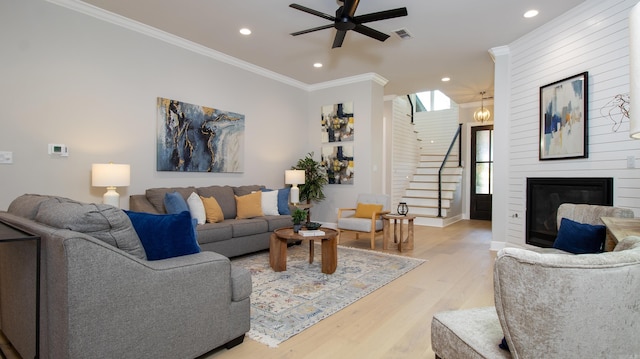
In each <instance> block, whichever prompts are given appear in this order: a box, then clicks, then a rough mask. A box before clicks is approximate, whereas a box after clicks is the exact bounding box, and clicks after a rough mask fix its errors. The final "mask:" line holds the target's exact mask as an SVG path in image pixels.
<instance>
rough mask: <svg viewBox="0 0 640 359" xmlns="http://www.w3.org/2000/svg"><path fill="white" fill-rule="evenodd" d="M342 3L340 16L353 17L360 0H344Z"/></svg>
mask: <svg viewBox="0 0 640 359" xmlns="http://www.w3.org/2000/svg"><path fill="white" fill-rule="evenodd" d="M343 3H344V5H343V8H342V16H348V17H353V15H355V13H356V9H357V8H358V3H360V0H344V1H343Z"/></svg>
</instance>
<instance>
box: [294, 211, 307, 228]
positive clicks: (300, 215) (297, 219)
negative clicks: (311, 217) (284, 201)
mask: <svg viewBox="0 0 640 359" xmlns="http://www.w3.org/2000/svg"><path fill="white" fill-rule="evenodd" d="M291 218H292V219H293V233H298V231H299V230H300V228H302V222H303V221H306V220H307V211H305V210H304V209H300V208H296V209H295V210H294V211H293V213H291Z"/></svg>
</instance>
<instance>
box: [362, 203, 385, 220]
mask: <svg viewBox="0 0 640 359" xmlns="http://www.w3.org/2000/svg"><path fill="white" fill-rule="evenodd" d="M381 211H382V205H381V204H374V203H358V207H356V214H355V217H356V218H371V217H372V216H373V213H374V212H381Z"/></svg>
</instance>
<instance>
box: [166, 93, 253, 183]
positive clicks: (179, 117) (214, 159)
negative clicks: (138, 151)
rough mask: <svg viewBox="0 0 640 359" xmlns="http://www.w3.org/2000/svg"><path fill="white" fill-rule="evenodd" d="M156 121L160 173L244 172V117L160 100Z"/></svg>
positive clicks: (188, 104) (175, 101)
mask: <svg viewBox="0 0 640 359" xmlns="http://www.w3.org/2000/svg"><path fill="white" fill-rule="evenodd" d="M157 121H158V133H157V167H156V168H157V170H158V171H178V172H236V173H237V172H243V171H244V115H242V114H239V113H234V112H228V111H222V110H219V109H215V108H212V107H205V106H200V105H193V104H190V103H186V102H181V101H177V100H170V99H166V98H161V97H158V103H157Z"/></svg>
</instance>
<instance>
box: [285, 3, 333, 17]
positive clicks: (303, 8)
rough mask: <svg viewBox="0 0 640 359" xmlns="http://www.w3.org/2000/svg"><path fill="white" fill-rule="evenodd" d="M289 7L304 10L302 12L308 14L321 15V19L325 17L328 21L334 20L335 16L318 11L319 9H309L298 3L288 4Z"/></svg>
mask: <svg viewBox="0 0 640 359" xmlns="http://www.w3.org/2000/svg"><path fill="white" fill-rule="evenodd" d="M289 7H291V8H294V9H296V10H300V11H304V12H306V13H308V14H311V15H315V16H318V17H321V18H323V19H327V20H330V21H336V18H335V17H333V16H331V15H329V14H325V13H323V12H320V11H316V10H313V9H309V8H308V7H306V6H302V5H298V4H291V5H289Z"/></svg>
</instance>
